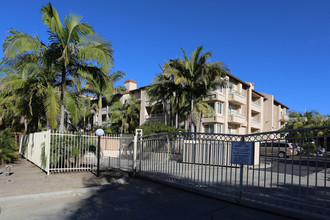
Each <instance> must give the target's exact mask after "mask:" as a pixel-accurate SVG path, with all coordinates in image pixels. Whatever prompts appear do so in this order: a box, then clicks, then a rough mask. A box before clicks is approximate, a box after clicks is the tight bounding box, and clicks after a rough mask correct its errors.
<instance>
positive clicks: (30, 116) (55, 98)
mask: <svg viewBox="0 0 330 220" xmlns="http://www.w3.org/2000/svg"><path fill="white" fill-rule="evenodd" d="M1 70H2V71H3V72H5V73H6V75H5V76H4V77H2V79H1V86H0V88H1V94H2V95H3V99H2V100H1V104H2V106H3V107H5V108H1V110H5V111H11V112H13V113H14V112H15V113H14V116H15V117H18V118H19V117H21V118H24V124H25V132H27V130H28V127H27V124H30V125H31V126H32V127H31V126H30V127H29V130H30V131H37V130H40V128H41V121H46V122H47V124H48V125H50V126H51V127H52V128H56V126H57V121H56V117H57V114H58V110H59V91H58V90H57V89H56V87H55V86H54V84H53V83H54V78H55V73H54V71H52V69H49V68H47V67H46V66H45V65H43V63H42V62H41V61H40V60H39V61H38V57H36V56H34V55H30V54H27V55H23V56H20V57H18V58H17V59H16V60H15V62H9V61H4V62H3V63H2V68H1ZM1 110H0V111H1ZM3 116H4V115H3ZM6 117H8V115H6Z"/></svg>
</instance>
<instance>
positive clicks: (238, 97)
mask: <svg viewBox="0 0 330 220" xmlns="http://www.w3.org/2000/svg"><path fill="white" fill-rule="evenodd" d="M228 100H229V102H231V103H233V104H235V105H246V96H245V95H244V94H242V93H239V92H237V91H235V90H232V91H231V93H229V96H228Z"/></svg>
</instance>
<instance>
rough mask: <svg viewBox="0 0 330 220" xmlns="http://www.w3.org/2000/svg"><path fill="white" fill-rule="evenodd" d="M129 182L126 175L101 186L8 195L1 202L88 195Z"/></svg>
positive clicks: (0, 199)
mask: <svg viewBox="0 0 330 220" xmlns="http://www.w3.org/2000/svg"><path fill="white" fill-rule="evenodd" d="M127 182H128V176H126V175H125V176H124V177H122V178H120V179H118V180H115V181H114V182H111V183H108V184H104V185H101V186H92V187H86V188H79V189H71V190H65V191H54V192H47V193H38V194H27V195H19V196H8V197H3V198H0V203H7V202H15V201H20V202H22V201H28V200H37V199H45V198H56V197H61V196H67V195H88V194H92V193H95V192H97V191H100V190H105V189H108V188H110V187H114V186H118V185H124V184H127Z"/></svg>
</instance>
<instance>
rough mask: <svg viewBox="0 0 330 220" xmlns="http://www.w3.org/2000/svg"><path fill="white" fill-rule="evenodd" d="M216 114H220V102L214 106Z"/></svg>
mask: <svg viewBox="0 0 330 220" xmlns="http://www.w3.org/2000/svg"><path fill="white" fill-rule="evenodd" d="M216 113H217V114H222V103H221V102H217V104H216Z"/></svg>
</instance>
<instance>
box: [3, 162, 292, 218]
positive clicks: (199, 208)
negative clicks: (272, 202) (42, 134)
mask: <svg viewBox="0 0 330 220" xmlns="http://www.w3.org/2000/svg"><path fill="white" fill-rule="evenodd" d="M20 165H21V166H20ZM1 171H2V170H1V169H0V172H1ZM13 172H14V174H13V175H11V176H10V177H6V176H5V175H4V173H3V174H1V175H0V181H1V182H0V187H1V188H0V207H1V210H0V212H1V213H0V219H267V220H271V219H289V218H285V217H282V216H278V215H276V214H271V213H267V212H263V211H260V210H255V209H251V208H246V207H243V206H239V205H235V204H232V203H227V202H224V201H220V200H216V199H212V198H208V197H204V196H200V195H197V194H194V193H189V192H185V191H182V190H178V189H175V188H171V187H168V186H165V185H162V184H157V183H154V182H150V181H146V180H143V179H139V178H129V179H128V180H127V178H125V177H123V174H121V173H117V172H107V173H105V174H103V175H102V177H100V178H97V177H95V176H94V175H93V174H91V173H72V174H53V175H50V176H47V175H46V174H45V173H44V172H42V171H41V170H39V168H37V167H34V165H32V164H30V163H29V162H27V161H26V160H24V159H23V160H20V163H19V164H17V166H16V168H15V165H14V166H13ZM9 180H10V181H9ZM28 181H30V182H28ZM10 183H13V184H12V185H11V184H10ZM3 185H4V186H3ZM6 187H7V188H6ZM38 187H39V188H38ZM7 189H10V192H4V191H6V190H7ZM23 189H25V190H23ZM24 195H25V196H24Z"/></svg>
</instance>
